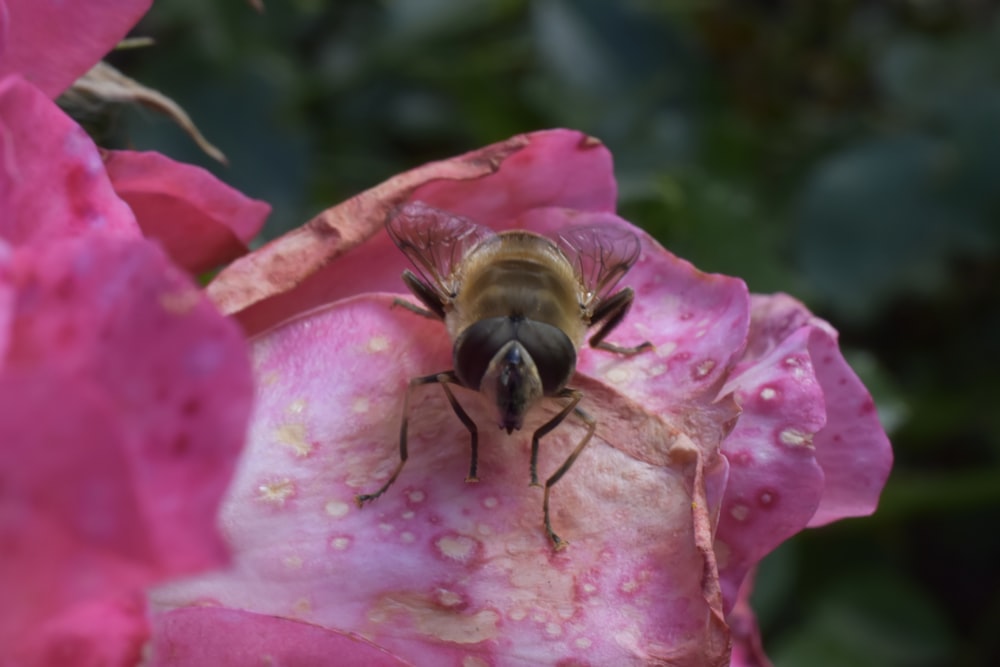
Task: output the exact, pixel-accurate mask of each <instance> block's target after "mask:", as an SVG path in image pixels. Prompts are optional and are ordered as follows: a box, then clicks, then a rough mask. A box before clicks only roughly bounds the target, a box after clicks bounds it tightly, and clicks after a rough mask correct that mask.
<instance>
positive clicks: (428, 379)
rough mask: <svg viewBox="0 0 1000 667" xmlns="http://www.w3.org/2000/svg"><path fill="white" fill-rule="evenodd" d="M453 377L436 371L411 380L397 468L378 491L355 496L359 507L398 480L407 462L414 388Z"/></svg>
mask: <svg viewBox="0 0 1000 667" xmlns="http://www.w3.org/2000/svg"><path fill="white" fill-rule="evenodd" d="M452 377H454V373H452V372H451V371H449V372H447V373H435V374H434V375H424V376H422V377H415V378H413V379H412V380H410V386H409V387H407V388H406V397H405V398H404V399H403V423H402V424H400V427H399V463H398V464H396V469H395V470H393V471H392V475H390V476H389V481H387V482H386V483H385V484H383V485H382V487H381V488H380V489H379V490H378V491H376V492H375V493H365V494H362V495H358V496H355V497H354V502H356V503H357V504H358V507H364V505H365V503H367V502H371V501H372V500H375V499H376V498H378V497H379V496H381V495H382V494H383V493H385V492H386V490H388V488H389V487H390V486H392V483H393V482H395V481H396V478H397V477H399V473H400V472H401V471H402V470H403V466H404V465H405V464H406V459H407V456H408V453H407V450H406V428H407V424H408V422H409V417H410V394H412V393H413V390H414V389H416V388H417V387H422V386H423V385H425V384H433V383H435V382H438V383H444V382H449V381H450V379H451V378H452Z"/></svg>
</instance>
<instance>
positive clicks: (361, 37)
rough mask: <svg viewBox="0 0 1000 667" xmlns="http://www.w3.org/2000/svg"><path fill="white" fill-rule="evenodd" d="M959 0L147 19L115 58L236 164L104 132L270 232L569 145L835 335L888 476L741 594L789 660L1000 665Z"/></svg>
mask: <svg viewBox="0 0 1000 667" xmlns="http://www.w3.org/2000/svg"><path fill="white" fill-rule="evenodd" d="M992 5H993V3H989V2H982V1H975V0H963V1H954V2H952V1H950V0H910V1H904V0H896V1H890V0H886V1H885V2H872V1H862V0H816V1H815V2H795V1H794V0H755V1H751V0H729V1H723V0H717V1H711V0H702V1H690V2H683V1H681V0H672V1H671V0H618V1H617V2H608V1H601V0H576V1H573V0H533V1H531V0H382V1H381V2H372V1H367V0H338V1H337V2H323V1H321V0H285V1H278V0H270V2H267V3H266V12H265V13H264V14H257V13H255V12H253V11H252V10H251V9H250V8H249V6H248V5H247V4H243V3H241V2H238V1H236V0H229V1H226V2H223V1H222V0H215V1H210V2H206V1H205V0H157V2H156V6H155V7H154V9H153V11H152V12H151V13H150V14H149V16H148V17H147V19H146V20H145V21H144V23H143V24H141V25H140V27H139V28H138V29H137V30H136V34H140V35H151V36H153V37H155V39H156V41H157V45H156V46H155V47H153V48H149V49H143V50H136V51H128V52H122V53H118V54H116V55H115V56H114V58H113V62H114V63H115V64H116V65H118V66H119V67H121V68H122V69H123V70H124V71H125V72H126V73H128V74H130V75H131V76H133V77H135V78H137V79H139V80H140V81H142V82H143V83H145V84H147V85H151V86H153V87H156V88H158V89H160V90H162V91H163V92H165V93H166V94H168V95H170V96H172V97H173V98H174V99H176V100H177V101H178V102H180V103H181V104H182V105H183V106H184V107H185V108H186V109H187V110H188V111H189V112H190V113H191V115H192V117H193V118H194V119H195V121H196V122H197V123H198V124H199V126H200V127H201V128H202V130H203V131H204V132H205V134H206V135H207V136H208V137H209V138H210V139H211V140H212V141H213V142H215V143H217V144H218V145H219V146H220V147H221V148H222V149H223V150H224V151H225V152H226V153H227V154H228V156H229V158H230V160H231V165H232V166H231V167H229V168H228V169H224V168H219V167H218V166H216V165H211V164H208V162H207V159H206V158H205V157H204V156H202V155H200V154H199V153H198V151H197V149H196V148H195V147H194V146H193V144H192V143H191V142H190V140H189V139H188V138H187V137H185V136H184V135H183V134H182V133H181V132H180V130H178V129H177V128H175V127H174V126H173V125H172V124H171V123H170V122H169V121H167V120H165V119H162V118H159V117H157V116H155V115H153V114H151V113H149V112H141V111H137V110H134V109H125V110H118V111H117V112H116V115H115V116H114V117H113V119H112V122H111V123H110V124H106V125H105V127H104V132H105V137H104V139H105V141H106V142H112V143H115V142H117V143H118V144H119V145H128V146H134V147H137V148H142V149H157V150H161V151H162V152H165V153H167V154H169V155H171V156H173V157H175V158H177V159H180V160H185V161H190V162H196V163H201V164H203V165H205V166H207V167H209V168H211V169H213V170H214V171H216V173H218V174H219V175H220V176H221V177H222V178H223V179H224V180H226V181H228V182H230V183H231V184H233V185H235V186H237V187H238V188H240V189H242V190H243V191H245V192H247V193H249V194H251V195H253V196H256V197H260V198H262V199H265V200H267V201H269V202H271V203H272V204H273V205H274V207H275V213H274V215H273V217H272V219H271V221H270V223H269V226H268V228H267V229H266V234H265V235H266V236H267V237H273V236H275V235H277V234H280V233H281V232H282V231H284V230H285V229H287V228H289V227H292V226H295V225H298V224H301V223H302V222H304V221H305V220H306V219H308V218H309V217H311V216H312V215H313V214H315V213H316V212H318V211H320V210H322V209H324V208H326V207H328V206H330V205H332V204H333V203H336V202H338V201H340V200H342V199H345V198H347V197H349V196H350V195H352V194H354V193H356V192H358V191H360V190H362V189H364V188H367V187H370V186H372V185H374V184H376V183H378V182H380V181H381V180H383V179H385V178H387V177H389V176H391V175H393V174H395V173H397V172H400V171H402V170H404V169H407V168H410V167H413V166H416V165H418V164H421V163H423V162H425V161H427V160H430V159H436V158H442V157H447V156H451V155H454V154H458V153H461V152H465V151H466V150H470V149H472V148H476V147H479V146H481V145H485V144H487V143H491V142H494V141H498V140H501V139H504V138H507V137H508V136H510V135H512V134H516V133H519V132H523V131H529V130H534V129H539V128H544V127H555V126H564V127H574V128H578V129H581V130H584V131H586V132H588V133H590V134H593V135H594V136H597V137H600V138H601V139H602V140H603V141H604V142H605V143H606V144H607V145H608V146H609V147H610V148H611V150H612V151H613V153H614V155H615V158H616V168H617V173H618V176H619V179H620V187H621V211H622V214H623V215H624V216H625V217H627V218H630V219H631V220H633V221H634V222H636V223H637V224H640V225H642V226H643V227H645V228H646V229H648V230H650V231H651V232H652V233H654V234H655V235H656V236H657V237H658V238H659V239H660V240H661V241H662V242H663V243H664V244H665V245H666V246H667V247H669V248H671V249H672V250H673V251H674V252H676V253H677V254H679V255H681V256H684V257H686V258H688V259H690V260H692V261H693V262H694V263H695V264H696V265H698V266H699V267H700V268H702V269H705V270H709V271H719V272H724V273H729V274H734V275H739V276H742V277H744V278H745V279H746V280H747V281H748V283H749V284H750V286H751V288H752V289H753V290H755V291H763V292H767V291H779V290H780V291H787V292H790V293H792V294H794V295H796V296H798V297H799V298H802V299H803V300H805V301H806V302H807V303H808V304H809V305H810V306H811V307H812V308H813V309H814V310H815V311H816V312H817V313H819V314H821V315H822V316H824V317H826V318H827V319H829V320H830V321H832V322H833V323H834V324H835V325H836V326H838V328H840V330H841V332H842V343H843V345H844V347H845V349H846V350H847V352H848V354H849V357H850V359H851V360H852V362H854V364H855V367H856V368H857V369H858V370H859V372H860V373H861V374H862V376H863V377H864V379H865V380H866V382H867V383H868V385H869V387H871V388H872V390H873V392H874V394H875V397H876V402H877V403H878V404H879V406H880V410H881V414H882V416H883V418H884V420H885V423H886V424H887V426H888V427H890V429H891V436H892V439H893V442H894V445H895V451H896V455H897V465H896V469H895V471H894V474H893V476H892V478H891V479H890V482H889V485H888V487H887V489H886V491H885V494H884V498H883V503H882V507H881V508H880V510H879V512H878V513H877V514H876V515H875V516H874V517H872V518H870V519H859V520H852V521H847V522H843V523H841V524H837V525H834V526H830V527H826V528H824V529H822V530H818V531H807V532H806V533H805V534H803V535H801V536H799V537H798V538H796V539H795V540H793V541H792V542H790V543H789V544H787V545H785V546H783V547H782V548H781V549H780V550H779V551H778V552H776V553H775V554H774V555H772V556H771V557H770V558H769V559H768V560H767V561H766V562H765V563H764V564H763V566H762V568H761V571H760V577H759V582H758V590H757V594H756V598H755V602H756V605H757V607H758V609H759V611H760V617H761V622H762V626H763V631H764V635H765V646H766V647H767V649H768V651H769V653H770V654H771V655H772V657H773V658H774V659H775V662H776V664H777V665H778V666H779V667H867V666H872V667H924V666H926V667H935V666H938V665H940V666H945V665H947V666H952V665H955V666H972V665H996V664H1000V633H998V632H997V628H1000V531H998V530H997V527H998V526H1000V408H998V405H997V404H998V398H1000V392H998V391H997V389H996V387H997V375H998V370H1000V363H998V355H1000V345H998V341H1000V298H998V296H1000V261H998V251H1000V249H998V245H1000V222H998V215H1000V187H998V179H1000V21H998V17H997V16H996V10H994V9H993V7H992Z"/></svg>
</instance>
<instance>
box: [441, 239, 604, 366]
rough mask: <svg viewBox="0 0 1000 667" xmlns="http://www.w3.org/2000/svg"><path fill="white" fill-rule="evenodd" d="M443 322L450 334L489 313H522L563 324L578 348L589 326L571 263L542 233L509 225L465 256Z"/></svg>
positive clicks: (501, 314) (536, 319)
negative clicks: (458, 287)
mask: <svg viewBox="0 0 1000 667" xmlns="http://www.w3.org/2000/svg"><path fill="white" fill-rule="evenodd" d="M460 271H461V274H460V275H458V276H456V278H457V280H456V283H457V284H459V285H461V288H460V291H459V293H458V294H457V295H456V297H455V300H454V302H453V309H452V310H451V311H450V312H449V313H448V315H447V317H446V319H445V323H446V324H447V326H448V333H449V334H450V335H451V338H452V340H455V339H456V338H458V336H459V334H461V333H462V331H463V330H465V328H466V327H468V326H469V325H471V324H473V323H475V322H478V321H480V320H484V319H487V318H490V317H507V316H513V317H524V318H527V319H531V320H535V321H538V322H544V323H546V324H551V325H552V326H554V327H557V328H559V329H561V330H562V331H563V332H564V333H565V334H566V335H567V336H569V338H570V340H571V341H573V344H574V346H576V347H577V348H579V346H580V344H581V342H582V341H583V338H584V336H585V334H586V330H587V325H588V323H587V322H584V321H583V318H582V317H581V310H580V287H579V284H578V282H577V279H576V276H575V274H574V271H573V267H572V265H571V264H570V263H569V261H568V260H567V259H566V257H565V256H564V255H563V254H562V252H560V251H559V249H558V248H557V247H556V246H555V245H554V244H553V243H552V242H551V241H550V240H548V239H547V238H545V237H544V236H539V235H538V234H533V233H531V232H526V231H508V232H503V233H501V234H500V235H499V236H497V237H495V238H494V239H491V240H489V241H487V242H485V243H483V244H482V245H480V246H478V247H477V248H475V250H473V252H472V253H471V254H470V255H469V256H467V257H466V258H465V261H464V262H462V265H461V267H460Z"/></svg>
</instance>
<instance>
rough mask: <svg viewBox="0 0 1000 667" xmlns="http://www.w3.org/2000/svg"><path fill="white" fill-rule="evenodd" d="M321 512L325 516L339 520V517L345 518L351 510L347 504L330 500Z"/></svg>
mask: <svg viewBox="0 0 1000 667" xmlns="http://www.w3.org/2000/svg"><path fill="white" fill-rule="evenodd" d="M323 510H324V511H325V512H326V514H327V516H332V517H333V518H334V519H339V518H341V517H344V516H347V513H348V512H349V511H350V510H351V508H350V507H349V506H348V504H347V503H344V502H341V501H339V500H331V501H329V502H327V504H326V505H324V506H323Z"/></svg>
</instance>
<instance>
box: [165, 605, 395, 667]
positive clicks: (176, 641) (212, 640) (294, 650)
mask: <svg viewBox="0 0 1000 667" xmlns="http://www.w3.org/2000/svg"><path fill="white" fill-rule="evenodd" d="M150 653H151V655H152V660H151V661H150V662H149V663H147V664H148V667H174V666H176V667H245V666H246V665H261V664H271V665H294V666H295V667H328V666H329V665H331V664H337V665H359V666H360V665H364V667H405V666H406V665H411V664H414V663H411V662H404V661H402V660H400V659H399V658H396V657H394V656H393V655H392V654H390V653H389V652H388V651H386V650H384V649H382V648H379V647H378V646H375V645H374V644H371V643H369V642H367V641H365V640H363V639H361V638H360V637H357V636H352V635H349V634H346V633H342V632H337V631H335V630H328V629H327V628H324V627H322V626H319V625H313V624H311V623H306V622H303V621H299V620H294V619H290V618H280V617H277V616H266V615H262V614H254V613H251V612H246V611H238V610H235V609H224V608H219V607H211V606H207V607H188V608H184V609H177V610H175V611H171V612H168V613H165V614H157V615H156V616H155V617H154V619H153V641H152V645H151V646H150Z"/></svg>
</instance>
